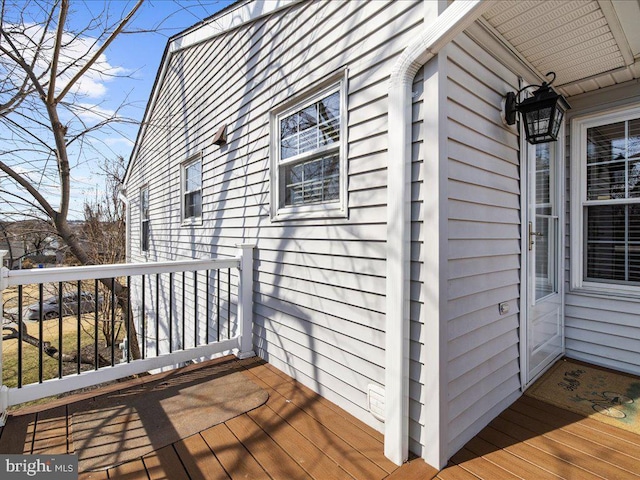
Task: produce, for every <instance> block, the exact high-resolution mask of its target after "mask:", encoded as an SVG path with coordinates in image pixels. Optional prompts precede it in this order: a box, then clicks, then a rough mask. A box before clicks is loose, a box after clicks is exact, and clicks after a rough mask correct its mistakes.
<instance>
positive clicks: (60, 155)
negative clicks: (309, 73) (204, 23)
mask: <svg viewBox="0 0 640 480" xmlns="http://www.w3.org/2000/svg"><path fill="white" fill-rule="evenodd" d="M142 2H143V0H138V1H137V2H136V3H135V5H134V6H133V7H132V8H131V10H130V11H129V12H128V13H126V14H124V15H120V16H118V18H117V20H115V21H114V20H113V17H112V15H111V12H109V10H108V9H105V10H104V11H103V12H102V14H101V15H99V16H98V15H97V16H95V17H93V18H91V19H89V20H88V21H87V22H86V24H85V25H84V26H83V27H80V28H75V29H74V28H72V27H71V23H72V22H70V18H71V16H70V14H71V13H72V12H70V7H69V1H68V0H51V1H42V2H40V1H33V2H23V1H19V2H14V3H12V2H9V1H8V0H2V4H1V9H2V10H1V11H0V128H1V130H0V132H1V133H0V135H1V137H0V142H1V143H0V145H1V146H0V149H2V150H0V171H1V172H2V173H4V175H5V177H6V178H8V179H10V181H11V182H12V184H13V185H15V188H13V189H11V188H3V196H6V198H11V200H12V204H13V205H18V206H19V207H18V208H19V209H22V210H23V211H28V212H30V213H31V214H34V215H36V214H38V215H43V216H44V217H45V218H47V219H48V221H49V222H50V223H51V224H52V226H53V228H54V229H55V232H56V234H57V235H58V236H59V237H60V238H61V239H62V241H63V242H64V243H66V244H67V245H68V247H69V250H70V252H71V253H72V254H73V255H74V256H75V257H76V258H77V259H78V261H79V263H81V264H83V265H90V264H94V263H95V261H96V258H95V257H94V258H92V255H91V254H90V252H88V251H87V248H86V246H85V245H83V243H82V242H80V240H79V238H78V236H77V234H76V232H75V231H74V229H73V228H72V227H71V226H70V223H69V220H68V218H69V210H70V204H71V182H72V177H71V170H72V167H73V166H75V165H78V163H79V162H82V161H83V159H84V158H86V155H85V151H86V149H90V148H92V142H91V141H90V140H91V136H92V135H93V134H94V133H96V132H97V131H99V130H104V129H109V128H116V126H117V124H118V123H120V122H127V121H130V120H127V119H125V118H123V117H122V116H121V115H120V109H117V110H116V111H106V109H100V108H99V106H96V105H88V104H87V103H86V92H84V91H83V85H84V84H85V82H86V80H87V79H91V78H95V77H98V78H104V77H106V76H110V75H118V74H119V72H118V71H117V70H116V71H114V69H109V66H108V65H107V64H106V62H105V59H104V52H105V50H106V49H107V48H108V47H109V45H110V44H111V43H112V42H113V41H114V40H115V39H116V38H117V37H118V36H119V35H120V34H122V33H123V32H124V31H125V27H126V26H127V25H128V24H129V22H130V21H131V19H132V17H133V16H134V14H135V13H136V11H137V10H138V9H139V8H140V6H141V4H142ZM104 285H105V287H106V288H109V289H112V288H113V289H115V294H116V296H117V298H118V299H119V303H120V307H121V308H122V309H123V310H124V311H125V312H126V315H128V304H127V301H126V298H127V292H126V288H125V287H124V286H123V285H121V284H120V283H118V282H115V283H112V282H110V281H105V282H104ZM112 285H113V286H112ZM126 323H127V324H132V323H133V322H126ZM128 335H129V339H130V340H131V341H130V343H129V344H130V346H131V349H132V351H131V354H132V356H133V358H139V357H140V352H139V349H138V342H137V338H136V333H135V330H134V329H133V328H132V331H131V332H128Z"/></svg>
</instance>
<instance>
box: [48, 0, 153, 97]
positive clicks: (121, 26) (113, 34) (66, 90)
mask: <svg viewBox="0 0 640 480" xmlns="http://www.w3.org/2000/svg"><path fill="white" fill-rule="evenodd" d="M142 2H144V0H138V2H137V3H136V4H135V6H134V7H133V8H132V9H131V11H130V12H129V14H128V15H127V16H126V17H125V18H124V19H123V20H122V21H121V22H120V24H119V25H118V26H117V27H116V29H115V30H114V31H113V32H111V34H110V35H109V38H107V40H106V41H105V42H104V43H103V44H102V47H100V48H99V49H98V51H97V52H96V53H95V55H94V56H93V57H91V59H90V60H89V61H88V62H87V63H86V64H85V65H84V66H83V67H82V68H81V69H80V71H79V72H78V73H76V74H75V75H74V77H73V78H72V79H71V80H70V81H69V83H68V84H67V86H66V87H65V88H64V89H63V90H62V91H61V92H60V94H59V95H58V98H57V99H56V102H60V100H62V98H63V97H64V96H65V95H66V94H67V93H69V90H70V89H71V87H73V85H74V84H75V83H76V82H77V81H78V80H79V79H80V78H81V77H82V76H83V75H84V74H85V73H86V72H87V70H89V69H90V68H91V66H92V65H93V64H94V63H96V61H97V60H98V58H99V57H100V55H102V53H103V52H104V51H105V50H106V49H107V47H108V46H109V45H110V44H111V42H112V41H113V40H114V39H115V38H116V37H117V36H118V34H119V33H120V32H121V31H122V30H123V29H124V27H125V26H126V25H127V23H128V22H129V20H131V17H133V15H134V14H135V13H136V11H137V10H138V8H140V6H141V5H142Z"/></svg>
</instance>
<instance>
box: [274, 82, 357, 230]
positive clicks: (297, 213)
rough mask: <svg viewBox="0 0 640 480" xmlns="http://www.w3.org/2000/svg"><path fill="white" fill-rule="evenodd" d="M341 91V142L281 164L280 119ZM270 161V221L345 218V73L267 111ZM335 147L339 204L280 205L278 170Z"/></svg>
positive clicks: (346, 165)
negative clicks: (337, 165) (338, 172)
mask: <svg viewBox="0 0 640 480" xmlns="http://www.w3.org/2000/svg"><path fill="white" fill-rule="evenodd" d="M336 91H337V92H340V116H339V119H340V141H339V142H338V145H337V147H335V146H323V147H320V148H318V149H316V150H314V151H313V153H311V154H308V155H305V154H301V155H296V156H294V157H291V158H287V159H286V160H284V162H281V161H280V151H281V150H280V120H281V119H282V118H284V117H286V116H288V115H290V114H292V113H294V112H297V111H299V110H302V109H304V108H306V107H307V106H309V105H311V104H313V103H315V102H317V101H318V100H320V99H321V98H323V97H326V96H328V95H330V94H331V93H334V92H336ZM269 123H270V132H269V133H270V138H271V139H272V141H271V142H270V152H269V156H270V162H269V167H270V168H269V181H270V185H269V188H270V197H271V203H270V214H271V220H272V221H274V222H277V221H284V220H290V219H307V218H346V217H347V216H348V210H347V205H348V201H347V194H348V192H347V178H348V171H347V168H348V162H347V70H344V71H343V72H340V74H338V75H334V76H332V77H329V78H327V79H326V80H325V81H323V82H321V83H320V84H318V85H316V86H315V87H314V88H312V89H309V90H306V91H304V92H302V93H301V94H299V95H296V96H295V97H294V98H293V99H291V100H290V101H287V102H286V103H284V104H282V105H280V106H279V107H277V108H275V109H274V110H272V111H271V112H270V119H269ZM336 148H337V151H338V162H339V169H340V177H339V179H338V182H339V184H338V189H339V199H338V201H333V202H326V203H314V204H308V205H294V206H281V201H282V199H281V195H282V192H281V188H280V177H281V170H282V169H283V168H284V167H285V166H286V165H287V164H291V163H296V162H298V161H299V160H301V158H306V157H307V156H309V157H316V156H321V155H322V153H323V152H329V151H333V150H334V149H336Z"/></svg>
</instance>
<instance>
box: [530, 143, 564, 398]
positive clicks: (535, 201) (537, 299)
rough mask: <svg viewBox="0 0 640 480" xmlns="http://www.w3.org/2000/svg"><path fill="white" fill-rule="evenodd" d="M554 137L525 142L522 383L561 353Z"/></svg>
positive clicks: (558, 195) (557, 163)
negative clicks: (546, 141) (530, 143)
mask: <svg viewBox="0 0 640 480" xmlns="http://www.w3.org/2000/svg"><path fill="white" fill-rule="evenodd" d="M558 149H559V146H558V144H557V143H556V142H552V143H544V144H538V145H534V146H531V145H527V146H526V148H525V150H526V153H527V154H526V155H525V157H526V158H525V159H524V161H525V169H526V171H527V175H526V208H523V211H525V212H526V216H525V218H524V220H525V221H526V222H525V224H524V232H523V233H524V235H523V242H522V251H523V264H524V265H523V266H524V268H525V272H526V273H525V275H524V285H523V304H526V308H525V309H524V310H525V311H524V312H523V317H524V328H523V332H522V333H523V335H522V336H523V338H521V342H522V346H521V350H522V363H523V365H522V377H523V378H522V383H523V387H525V388H526V386H528V385H529V384H530V383H531V382H532V381H533V380H535V379H536V378H537V377H538V376H539V375H540V374H541V373H542V372H544V371H545V370H546V368H547V367H548V366H550V365H551V364H552V363H553V362H554V361H555V360H556V359H557V358H558V357H559V356H561V355H562V354H563V353H564V325H563V300H562V298H563V296H562V289H563V281H562V278H563V275H562V273H563V269H562V251H561V250H562V241H561V240H562V224H561V217H562V216H561V204H560V198H561V187H562V182H561V181H560V179H561V176H560V174H561V169H560V166H561V165H562V163H563V162H562V161H561V156H560V152H559V151H558Z"/></svg>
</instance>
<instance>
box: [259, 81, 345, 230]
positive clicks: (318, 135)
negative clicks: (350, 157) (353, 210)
mask: <svg viewBox="0 0 640 480" xmlns="http://www.w3.org/2000/svg"><path fill="white" fill-rule="evenodd" d="M345 83H346V82H345V81H344V80H341V81H339V82H338V83H335V84H333V85H332V86H330V87H329V88H326V89H324V90H322V91H320V92H319V93H317V94H315V95H313V96H311V97H309V98H306V99H304V100H303V101H299V102H296V103H295V104H294V105H293V106H290V107H289V108H286V109H283V110H282V111H280V112H277V113H274V114H273V115H272V132H273V135H274V137H275V141H274V142H273V145H272V177H271V178H272V218H274V219H285V218H290V217H295V218H299V217H303V218H304V217H305V216H313V217H318V216H327V215H328V216H344V215H345V205H346V198H345V197H346V171H345V170H346V162H345V147H344V144H345V129H346V128H345V127H346V125H345V123H346V122H345V120H344V110H345V108H344V106H343V104H344V96H345V93H344V91H343V90H344V84H345ZM274 207H275V208H274Z"/></svg>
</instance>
